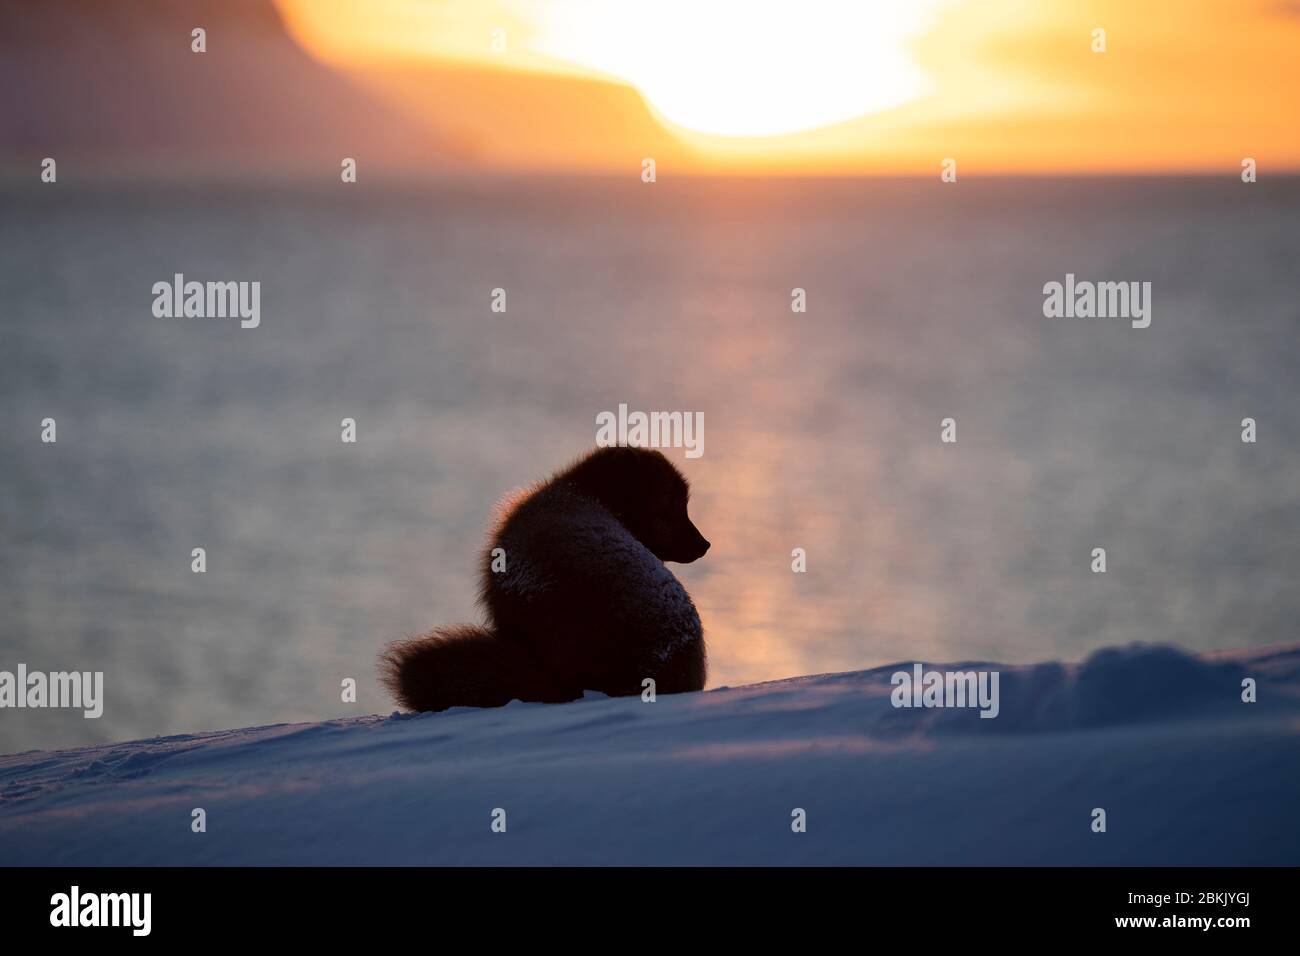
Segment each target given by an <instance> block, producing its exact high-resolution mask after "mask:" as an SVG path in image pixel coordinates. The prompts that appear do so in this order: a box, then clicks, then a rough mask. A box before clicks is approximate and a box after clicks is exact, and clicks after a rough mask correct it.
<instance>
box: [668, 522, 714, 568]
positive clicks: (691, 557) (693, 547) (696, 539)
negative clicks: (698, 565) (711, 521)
mask: <svg viewBox="0 0 1300 956" xmlns="http://www.w3.org/2000/svg"><path fill="white" fill-rule="evenodd" d="M684 537H685V539H686V540H684V541H682V542H681V543H680V544H679V545H678V546H677V547H676V548H674V549H673V553H672V554H671V555H668V556H667V557H666V560H668V561H676V562H677V563H678V564H690V563H691V562H692V561H698V560H699V559H700V558H702V557H704V555H705V553H706V552H707V551H708V550H709V539H708V538H706V537H704V535H702V534H700V530H699V529H698V528H697V527H695V525H691V526H690V532H689V533H688V534H687V535H685V536H684Z"/></svg>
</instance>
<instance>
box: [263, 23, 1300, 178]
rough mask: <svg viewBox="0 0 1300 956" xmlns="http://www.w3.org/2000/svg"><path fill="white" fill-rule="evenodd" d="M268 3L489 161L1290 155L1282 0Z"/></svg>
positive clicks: (1054, 160) (915, 161) (1296, 154)
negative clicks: (1099, 34) (1096, 39)
mask: <svg viewBox="0 0 1300 956" xmlns="http://www.w3.org/2000/svg"><path fill="white" fill-rule="evenodd" d="M278 3H279V6H280V7H281V10H282V11H283V13H284V14H285V17H286V20H287V21H288V23H289V26H290V29H291V31H292V32H293V33H294V35H295V36H296V37H297V38H298V40H299V41H300V42H301V43H302V44H303V45H304V46H305V47H306V48H307V49H308V50H309V51H310V52H311V53H313V54H314V55H315V56H317V57H318V58H320V59H322V60H324V61H326V62H328V63H331V64H334V65H336V66H339V67H341V68H344V69H346V70H348V71H349V73H351V74H352V75H353V77H354V78H355V79H357V80H358V81H359V82H361V83H362V84H363V85H365V86H367V87H368V88H370V89H372V90H374V91H376V92H378V93H380V94H381V95H383V96H385V97H388V98H391V99H392V100H394V101H395V102H397V103H399V104H401V105H402V106H403V107H404V108H406V109H407V110H409V111H410V112H411V113H412V114H413V115H415V116H417V117H419V118H420V119H421V120H425V121H427V122H429V123H431V124H432V125H433V126H435V127H436V128H438V129H439V130H440V131H442V132H443V133H446V134H450V135H451V136H453V137H455V138H457V139H458V141H459V142H461V143H463V144H465V145H466V147H467V152H468V154H469V155H472V156H473V157H474V158H475V162H476V163H477V164H479V165H481V166H483V167H486V168H501V169H521V170H530V169H542V170H550V169H556V170H561V169H597V170H610V171H615V170H619V169H629V168H631V169H637V170H639V168H640V163H641V159H642V157H646V156H652V157H654V158H655V159H656V162H657V163H658V164H659V168H660V170H662V171H665V172H666V171H685V172H780V173H831V174H855V173H903V174H919V175H930V174H937V172H938V169H939V165H940V162H941V161H942V160H943V159H944V158H945V157H952V158H954V159H956V161H957V164H958V170H959V174H962V173H999V172H1030V173H1035V174H1042V175H1052V174H1055V173H1075V172H1129V171H1133V172H1193V171H1204V172H1221V171H1225V170H1228V171H1235V170H1239V169H1240V164H1241V160H1242V158H1243V157H1246V156H1250V157H1253V158H1255V159H1256V160H1257V161H1258V163H1259V168H1260V173H1261V175H1267V174H1268V173H1270V172H1279V171H1283V170H1288V171H1296V170H1300V0H1091V2H1083V0H908V3H879V4H877V3H873V2H871V0H845V2H830V0H798V2H791V3H781V2H765V0H746V2H734V0H690V2H686V0H658V2H656V3H649V4H647V3H644V2H635V3H634V2H623V0H278ZM900 11H901V12H900ZM1098 27H1100V28H1103V29H1104V30H1105V31H1106V36H1105V41H1106V52H1104V53H1094V52H1093V50H1092V44H1093V35H1092V33H1093V30H1094V29H1095V28H1098ZM722 134H731V135H722ZM751 134H761V135H751ZM1234 174H1235V173H1234Z"/></svg>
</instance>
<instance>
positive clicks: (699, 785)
mask: <svg viewBox="0 0 1300 956" xmlns="http://www.w3.org/2000/svg"><path fill="white" fill-rule="evenodd" d="M913 666H914V662H910V661H909V662H906V663H902V664H898V665H891V666H889V667H882V668H876V669H873V670H869V671H861V672H856V673H848V674H827V675H819V676H813V677H800V678H793V679H789V680H783V681H775V682H771V683H766V684H757V685H752V686H748V687H737V688H719V689H717V690H711V691H705V692H702V693H698V694H682V695H676V696H667V697H660V698H659V699H658V700H657V701H654V702H653V703H647V702H643V701H642V700H641V699H640V698H638V697H633V698H607V697H604V696H603V695H599V694H588V695H587V696H586V697H584V698H583V699H582V700H580V701H575V702H574V703H572V704H562V705H545V704H523V703H519V702H515V703H512V704H510V705H508V706H506V707H503V708H498V709H494V710H474V709H470V708H456V709H453V710H450V711H447V712H445V713H442V714H420V715H402V714H393V715H391V716H389V717H383V716H371V717H358V718H352V719H345V720H332V721H325V722H322V723H317V724H300V725H276V726H271V727H257V728H249V729H244V730H231V731H223V732H217V733H205V734H184V735H178V736H172V737H160V738H155V739H152V740H144V741H137V742H134V743H126V744H117V745H109V746H100V747H90V748H79V749H72V750H63V751H57V752H31V753H24V754H17V755H13V756H8V757H0V864H5V865H12V864H55V865H57V864H92V865H113V864H118V865H138V864H150V865H152V864H180V865H187V864H227V865H229V864H346V863H359V864H480V863H481V864H589V863H614V864H763V863H770V864H820V863H826V864H908V865H916V864H939V865H943V864H993V865H1019V864H1049V865H1055V864H1060V865H1078V864H1085V865H1086V864H1110V865H1193V864H1197V865H1231V864H1270V865H1295V864H1297V863H1300V828H1297V827H1296V826H1295V823H1294V808H1295V807H1296V806H1300V645H1298V646H1295V647H1285V648H1274V649H1255V650H1250V651H1239V652H1232V653H1228V654H1219V655H1214V656H1204V657H1198V656H1194V655H1190V654H1187V653H1185V652H1183V651H1179V650H1176V649H1173V648H1168V647H1158V646H1145V645H1133V646H1130V647H1126V648H1115V649H1107V650H1103V651H1099V652H1097V653H1095V654H1093V655H1092V656H1091V657H1089V658H1088V659H1087V660H1086V661H1084V662H1082V663H1080V664H1063V663H1057V662H1050V663H1041V664H1034V665H1015V666H1004V665H995V664H986V663H976V662H970V663H960V664H928V663H927V664H924V666H923V669H924V670H938V671H981V670H984V671H987V670H996V671H998V674H999V685H998V686H999V698H1000V699H999V713H998V716H997V717H996V718H995V719H984V718H981V717H980V716H979V711H978V709H975V708H898V707H895V706H893V704H892V703H891V692H892V691H894V689H895V688H894V685H893V684H892V683H891V677H892V676H893V675H894V674H895V673H897V672H900V671H909V672H910V671H911V670H912V668H913ZM1247 678H1249V679H1251V680H1252V681H1253V682H1254V684H1255V694H1256V697H1257V700H1256V702H1253V703H1248V702H1245V701H1243V699H1242V698H1243V683H1244V682H1246V679H1247ZM200 808H201V809H202V810H203V811H204V813H205V816H206V832H202V833H196V832H194V831H193V829H192V826H191V823H192V820H193V818H194V810H195V809H200ZM1097 808H1101V809H1104V810H1105V812H1106V821H1107V828H1106V832H1104V833H1098V832H1094V831H1093V828H1092V822H1093V819H1094V810H1095V809H1097ZM498 810H500V811H504V819H505V822H506V828H505V832H494V830H493V826H492V825H493V821H494V820H500V819H501V818H502V815H501V814H497V813H496V811H498ZM799 811H803V814H802V816H803V817H804V818H806V832H795V830H794V829H793V828H792V822H794V821H796V820H797V819H798V818H799V817H800V813H799Z"/></svg>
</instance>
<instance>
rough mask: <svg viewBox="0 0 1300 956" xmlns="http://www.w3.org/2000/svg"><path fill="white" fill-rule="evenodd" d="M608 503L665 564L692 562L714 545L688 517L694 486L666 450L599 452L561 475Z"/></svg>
mask: <svg viewBox="0 0 1300 956" xmlns="http://www.w3.org/2000/svg"><path fill="white" fill-rule="evenodd" d="M559 480H561V481H567V482H569V483H570V484H572V485H574V486H575V487H576V488H577V489H578V490H579V491H581V492H582V493H583V494H584V495H586V496H588V497H590V498H594V499H595V500H597V501H599V502H600V503H601V504H602V505H604V506H605V507H606V508H607V509H609V512H610V513H611V514H612V515H613V516H614V517H615V518H617V519H618V521H619V523H620V524H622V525H623V527H625V528H626V529H627V530H628V531H629V532H631V534H632V535H633V537H635V538H636V539H637V540H638V541H640V542H641V543H642V544H643V545H645V546H646V547H647V548H649V549H650V551H652V552H653V553H654V555H655V557H657V558H658V559H659V560H660V561H676V562H678V563H679V564H690V563H691V562H692V561H694V560H696V559H697V558H702V557H704V552H706V551H708V550H709V542H708V541H707V540H706V539H705V537H704V535H702V534H700V532H699V529H697V528H696V527H695V525H694V524H692V523H691V519H690V517H689V516H688V515H687V513H686V506H687V503H688V501H689V500H690V494H691V490H690V486H689V485H688V484H687V483H686V478H685V477H684V476H683V475H682V473H681V472H680V471H678V470H677V469H676V468H674V467H673V464H672V462H670V461H669V460H668V459H667V458H665V457H664V456H663V454H662V453H661V452H658V451H654V450H652V449H649V448H630V447H627V446H624V445H620V446H616V447H610V448H598V449H597V450H596V451H593V452H592V453H591V454H589V455H587V456H586V457H585V458H583V459H582V460H581V461H579V462H577V463H576V464H575V465H573V466H572V467H571V468H569V469H568V470H567V471H565V472H564V473H562V474H561V475H560V476H559Z"/></svg>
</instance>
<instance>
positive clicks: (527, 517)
mask: <svg viewBox="0 0 1300 956" xmlns="http://www.w3.org/2000/svg"><path fill="white" fill-rule="evenodd" d="M688 496H689V488H688V486H687V483H686V479H685V478H684V477H683V476H682V474H681V473H680V472H679V471H678V470H677V469H676V468H674V467H673V465H672V464H671V463H670V462H669V461H668V459H667V458H665V457H664V456H663V455H662V454H661V453H659V452H657V451H652V450H649V449H644V448H630V447H626V446H617V447H611V448H600V449H597V450H596V451H593V452H591V453H590V454H588V455H586V456H585V457H583V458H581V459H579V460H578V461H577V462H575V463H574V464H572V465H571V466H569V467H568V468H566V469H564V470H563V471H561V472H558V473H557V474H555V475H554V476H553V477H552V478H551V479H550V480H548V481H546V482H543V483H541V484H539V485H536V486H534V487H533V488H532V489H531V490H530V491H528V492H525V493H523V494H522V495H520V496H519V497H517V498H515V499H514V500H512V501H510V500H508V501H507V502H505V503H504V504H503V506H502V510H501V519H500V522H499V523H498V525H497V528H496V530H495V532H494V533H493V534H492V536H491V540H490V542H489V544H488V547H487V549H486V551H485V552H484V554H483V558H482V582H481V585H480V589H479V603H480V605H481V606H482V607H483V610H484V612H485V614H486V616H487V624H486V625H485V626H476V625H470V624H455V625H451V626H449V627H440V628H437V629H435V630H434V631H432V632H431V633H429V634H426V635H424V636H423V637H417V638H414V639H412V640H408V641H400V642H398V643H396V644H393V645H391V646H390V647H389V648H388V649H387V650H386V651H385V653H384V655H383V657H382V658H381V664H380V669H381V673H382V677H383V680H384V683H385V684H386V685H387V687H388V688H389V690H390V691H391V692H392V693H393V695H394V696H395V697H396V698H397V700H398V701H399V702H400V703H401V704H403V705H405V706H406V707H408V708H410V709H412V710H445V709H446V708H448V707H458V706H469V707H499V706H501V705H502V704H506V703H509V702H510V701H511V700H515V699H519V700H525V701H548V702H560V701H567V700H574V699H576V698H578V697H581V696H582V693H583V691H584V690H596V691H601V692H603V693H605V694H609V695H611V696H622V695H629V694H639V693H641V692H642V690H643V689H644V687H645V686H646V685H644V684H643V681H645V680H646V679H647V678H651V679H653V680H654V688H655V692H656V693H664V694H671V693H676V692H680V691H691V690H700V689H701V688H702V687H703V686H704V674H705V653H704V629H703V627H702V625H701V624H700V616H699V614H698V613H697V612H696V610H695V604H694V603H693V602H692V601H691V597H690V595H689V594H687V593H686V589H685V588H684V587H682V585H681V582H679V581H678V580H677V578H675V577H674V576H673V574H672V572H671V571H669V570H668V568H666V567H665V566H664V562H665V561H677V562H680V563H682V564H689V563H690V562H691V561H694V560H696V559H697V558H700V557H703V555H704V553H705V552H706V551H708V549H709V542H708V541H706V540H705V539H704V536H703V535H701V534H700V532H699V531H698V530H697V529H696V527H695V525H693V524H692V523H691V519H690V518H689V517H688V516H687V513H686V505H687V499H688Z"/></svg>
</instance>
